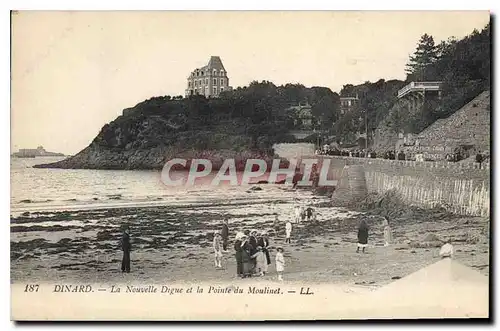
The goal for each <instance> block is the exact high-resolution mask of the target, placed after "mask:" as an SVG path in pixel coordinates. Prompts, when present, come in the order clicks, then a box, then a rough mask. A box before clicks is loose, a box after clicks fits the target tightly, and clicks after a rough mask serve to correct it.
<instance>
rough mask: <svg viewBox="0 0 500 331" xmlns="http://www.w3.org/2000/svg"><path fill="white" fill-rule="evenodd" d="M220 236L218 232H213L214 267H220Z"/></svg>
mask: <svg viewBox="0 0 500 331" xmlns="http://www.w3.org/2000/svg"><path fill="white" fill-rule="evenodd" d="M221 241H222V240H221V236H220V233H219V232H215V235H214V258H215V267H216V268H222V243H221Z"/></svg>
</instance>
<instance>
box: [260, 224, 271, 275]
mask: <svg viewBox="0 0 500 331" xmlns="http://www.w3.org/2000/svg"><path fill="white" fill-rule="evenodd" d="M258 245H259V246H260V247H262V252H263V254H264V255H265V257H266V263H265V265H264V266H263V267H262V272H263V274H264V275H265V274H266V273H267V267H268V265H270V264H271V254H269V238H268V236H267V232H265V231H264V232H262V234H261V237H260V238H259V240H258Z"/></svg>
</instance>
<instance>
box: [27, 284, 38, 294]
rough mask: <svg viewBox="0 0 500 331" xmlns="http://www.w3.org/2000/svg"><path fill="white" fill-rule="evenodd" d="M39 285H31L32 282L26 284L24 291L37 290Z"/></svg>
mask: <svg viewBox="0 0 500 331" xmlns="http://www.w3.org/2000/svg"><path fill="white" fill-rule="evenodd" d="M39 287H40V285H38V284H36V285H32V284H27V285H26V287H25V288H24V292H38V288H39Z"/></svg>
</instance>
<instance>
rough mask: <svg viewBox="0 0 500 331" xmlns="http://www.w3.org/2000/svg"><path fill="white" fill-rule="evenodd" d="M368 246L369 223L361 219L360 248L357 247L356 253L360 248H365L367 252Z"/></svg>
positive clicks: (359, 229)
mask: <svg viewBox="0 0 500 331" xmlns="http://www.w3.org/2000/svg"><path fill="white" fill-rule="evenodd" d="M367 246H368V224H366V221H365V220H361V223H360V224H359V228H358V248H357V249H356V253H359V248H360V247H361V248H362V249H363V253H364V252H365V248H366V247H367Z"/></svg>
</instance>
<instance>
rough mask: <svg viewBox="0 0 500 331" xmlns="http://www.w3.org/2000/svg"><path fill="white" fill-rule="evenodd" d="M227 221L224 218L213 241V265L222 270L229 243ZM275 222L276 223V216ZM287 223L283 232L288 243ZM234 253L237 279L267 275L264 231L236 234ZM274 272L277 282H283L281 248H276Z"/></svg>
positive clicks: (268, 259) (267, 246)
mask: <svg viewBox="0 0 500 331" xmlns="http://www.w3.org/2000/svg"><path fill="white" fill-rule="evenodd" d="M228 222H229V220H228V219H227V218H225V219H224V220H223V221H222V229H221V230H220V231H216V232H215V234H214V240H213V249H214V264H215V267H216V268H222V256H223V252H226V251H227V249H228V247H227V246H228V242H229V227H228ZM275 222H278V217H277V216H276V219H275ZM288 224H289V222H287V225H286V229H285V232H286V233H287V240H288V242H290V241H289V238H290V235H291V227H290V228H289V226H288ZM233 247H234V252H235V258H236V274H237V276H238V277H241V278H247V277H252V276H254V277H255V276H264V275H266V274H268V268H269V265H271V263H272V261H271V253H270V240H269V236H268V234H267V232H266V231H260V232H259V231H257V230H245V231H243V232H241V231H239V232H237V233H236V235H235V238H234V245H233ZM275 264H276V271H277V273H278V280H283V271H284V268H285V259H284V256H283V248H282V247H278V248H277V253H276V256H275Z"/></svg>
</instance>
